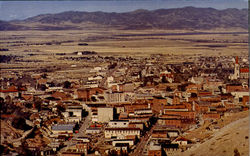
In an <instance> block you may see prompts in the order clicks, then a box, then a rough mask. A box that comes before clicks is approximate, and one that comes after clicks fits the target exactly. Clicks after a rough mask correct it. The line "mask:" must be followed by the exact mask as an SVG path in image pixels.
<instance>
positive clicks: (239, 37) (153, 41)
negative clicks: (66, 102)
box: [0, 29, 248, 55]
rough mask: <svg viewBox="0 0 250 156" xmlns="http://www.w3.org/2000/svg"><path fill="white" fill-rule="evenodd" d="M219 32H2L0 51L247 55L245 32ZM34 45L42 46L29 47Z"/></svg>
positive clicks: (18, 52) (15, 52) (246, 36)
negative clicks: (84, 44) (5, 49)
mask: <svg viewBox="0 0 250 156" xmlns="http://www.w3.org/2000/svg"><path fill="white" fill-rule="evenodd" d="M221 31H222V32H227V34H218V33H221V32H218V31H216V30H215V31H210V32H209V33H211V34H202V33H199V32H200V31H183V30H182V31H176V30H175V31H169V30H168V31H163V30H154V31H152V30H150V31H147V30H144V31H142V30H141V31H131V30H130V31H126V30H105V29H104V30H102V29H100V30H97V31H96V30H88V31H87V30H86V31H80V30H74V31H73V30H72V31H5V32H2V33H3V34H4V35H3V36H2V37H1V38H0V47H1V48H8V49H10V52H11V53H12V54H13V53H14V54H25V52H24V53H20V52H23V51H25V50H26V51H31V52H32V53H35V52H34V51H37V50H38V51H39V54H52V53H62V52H64V53H70V52H74V51H81V50H89V51H96V52H98V53H105V54H111V53H112V55H113V54H114V53H117V54H132V55H136V54H140V53H142V54H152V53H163V54H177V55H178V54H202V55H203V54H204V55H218V54H221V55H232V54H239V53H244V54H246V53H247V52H248V46H247V42H248V34H247V32H244V31H240V30H239V31H236V32H244V33H241V34H239V33H235V34H231V31H223V30H221ZM197 32H198V33H197ZM178 33H182V34H183V35H178ZM203 33H204V32H203ZM206 33H208V32H206ZM53 41H54V42H61V43H60V44H52V45H48V44H47V45H46V43H47V42H53ZM18 42H19V43H18ZM82 42H84V43H88V46H78V43H82ZM37 43H40V44H44V45H33V44H37ZM26 44H29V45H26ZM1 53H2V54H4V53H3V52H1ZM26 53H27V52H26Z"/></svg>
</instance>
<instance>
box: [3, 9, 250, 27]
mask: <svg viewBox="0 0 250 156" xmlns="http://www.w3.org/2000/svg"><path fill="white" fill-rule="evenodd" d="M10 24H12V25H18V26H28V27H26V28H25V29H40V30H47V29H48V30H50V29H52V30H65V29H67V30H69V29H71V30H74V29H82V28H83V27H84V26H87V25H91V26H93V25H94V26H95V27H99V26H102V27H103V26H106V27H114V28H119V29H128V30H137V29H204V30H207V29H214V28H243V29H247V28H248V10H247V9H225V10H216V9H213V8H195V7H185V8H175V9H158V10H153V11H149V10H136V11H132V12H126V13H114V12H112V13H106V12H79V11H68V12H62V13H58V14H43V15H38V16H35V17H31V18H28V19H25V20H22V21H12V22H10ZM34 24H35V25H36V26H35V27H34ZM29 25H31V26H29ZM0 29H1V30H6V29H3V28H2V27H0ZM18 29H19V28H18V27H13V26H12V28H11V29H10V30H18ZM22 29H24V28H23V27H22Z"/></svg>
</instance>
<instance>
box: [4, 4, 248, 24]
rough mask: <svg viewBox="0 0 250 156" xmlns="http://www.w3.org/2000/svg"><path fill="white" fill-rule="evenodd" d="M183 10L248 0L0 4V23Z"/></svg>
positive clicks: (234, 6)
mask: <svg viewBox="0 0 250 156" xmlns="http://www.w3.org/2000/svg"><path fill="white" fill-rule="evenodd" d="M185 6H194V7H203V8H204V7H212V8H216V9H226V8H239V9H241V8H248V0H109V1H108V0H101V1H94V0H91V1H0V20H14V19H25V18H28V17H32V16H35V15H39V14H46V13H59V12H63V11H88V12H93V11H104V12H128V11H134V10H137V9H147V10H155V9H162V8H165V9H167V8H179V7H185Z"/></svg>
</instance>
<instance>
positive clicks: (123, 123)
mask: <svg viewBox="0 0 250 156" xmlns="http://www.w3.org/2000/svg"><path fill="white" fill-rule="evenodd" d="M128 125H129V121H128V120H112V121H109V123H108V126H109V127H112V128H115V127H119V128H124V127H128Z"/></svg>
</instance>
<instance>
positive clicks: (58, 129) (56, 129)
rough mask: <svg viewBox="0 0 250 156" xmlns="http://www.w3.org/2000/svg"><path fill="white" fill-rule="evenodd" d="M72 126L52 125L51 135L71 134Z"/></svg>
mask: <svg viewBox="0 0 250 156" xmlns="http://www.w3.org/2000/svg"><path fill="white" fill-rule="evenodd" d="M74 127H75V125H74V124H56V125H52V127H51V131H52V133H53V135H55V136H58V135H70V134H73V128H74Z"/></svg>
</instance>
